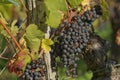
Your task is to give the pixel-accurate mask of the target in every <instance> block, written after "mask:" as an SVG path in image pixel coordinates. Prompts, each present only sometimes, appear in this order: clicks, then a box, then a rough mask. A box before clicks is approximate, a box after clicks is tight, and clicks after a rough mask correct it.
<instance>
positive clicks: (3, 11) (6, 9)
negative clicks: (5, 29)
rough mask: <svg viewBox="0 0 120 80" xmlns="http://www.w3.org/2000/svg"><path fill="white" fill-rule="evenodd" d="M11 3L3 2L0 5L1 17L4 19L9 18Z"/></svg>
mask: <svg viewBox="0 0 120 80" xmlns="http://www.w3.org/2000/svg"><path fill="white" fill-rule="evenodd" d="M11 7H12V5H11V4H5V5H3V4H2V5H0V13H1V14H2V15H3V17H4V18H5V19H6V20H9V19H10V16H11V11H10V10H11V9H10V8H11Z"/></svg>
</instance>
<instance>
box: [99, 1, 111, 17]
mask: <svg viewBox="0 0 120 80" xmlns="http://www.w3.org/2000/svg"><path fill="white" fill-rule="evenodd" d="M100 3H101V4H100V5H101V7H102V10H103V16H102V18H103V19H108V15H109V10H108V4H107V1H106V0H100Z"/></svg>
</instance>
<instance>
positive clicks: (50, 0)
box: [45, 0, 67, 28]
mask: <svg viewBox="0 0 120 80" xmlns="http://www.w3.org/2000/svg"><path fill="white" fill-rule="evenodd" d="M45 4H46V6H47V8H48V10H49V17H48V18H47V21H46V22H47V24H48V25H49V26H51V27H53V28H57V27H58V25H59V24H60V21H61V19H62V14H63V13H64V12H65V11H67V6H66V2H65V0H45Z"/></svg>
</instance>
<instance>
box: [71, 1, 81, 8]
mask: <svg viewBox="0 0 120 80" xmlns="http://www.w3.org/2000/svg"><path fill="white" fill-rule="evenodd" d="M82 1H83V0H69V3H70V5H71V6H72V8H76V7H77V6H78V5H79V4H80V3H81V2H82Z"/></svg>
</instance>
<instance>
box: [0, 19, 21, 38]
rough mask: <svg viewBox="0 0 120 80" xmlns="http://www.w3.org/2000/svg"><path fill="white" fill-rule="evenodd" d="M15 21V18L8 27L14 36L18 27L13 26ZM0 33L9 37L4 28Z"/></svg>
mask: <svg viewBox="0 0 120 80" xmlns="http://www.w3.org/2000/svg"><path fill="white" fill-rule="evenodd" d="M16 22H17V20H14V21H13V22H12V25H11V27H10V28H9V29H10V31H11V32H12V34H13V35H14V36H16V35H17V33H18V30H19V29H18V27H17V26H15V24H16ZM1 34H3V35H4V36H6V37H8V38H10V36H9V34H8V33H7V32H6V30H2V31H1Z"/></svg>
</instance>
